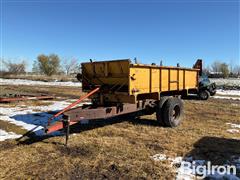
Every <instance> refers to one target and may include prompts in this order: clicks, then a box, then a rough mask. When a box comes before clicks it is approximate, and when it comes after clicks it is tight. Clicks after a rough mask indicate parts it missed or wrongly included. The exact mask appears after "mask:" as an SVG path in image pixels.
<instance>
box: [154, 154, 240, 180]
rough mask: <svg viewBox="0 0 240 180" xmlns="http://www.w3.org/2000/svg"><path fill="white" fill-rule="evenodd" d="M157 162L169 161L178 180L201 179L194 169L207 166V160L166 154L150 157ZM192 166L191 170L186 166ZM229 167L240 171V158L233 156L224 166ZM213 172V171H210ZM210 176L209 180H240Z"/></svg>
mask: <svg viewBox="0 0 240 180" xmlns="http://www.w3.org/2000/svg"><path fill="white" fill-rule="evenodd" d="M150 158H152V159H153V160H155V161H169V162H170V166H171V167H173V168H174V170H175V172H176V173H177V175H176V180H193V179H196V178H199V177H200V176H199V174H197V173H196V171H195V170H194V168H195V169H196V168H197V167H198V166H204V165H206V164H207V161H206V160H193V157H185V158H183V157H176V158H171V157H167V156H166V155H165V154H155V155H153V156H150ZM189 163H190V164H191V166H190V168H189V166H186V164H189ZM227 165H234V166H235V167H236V169H238V170H240V157H238V156H232V157H231V159H230V160H229V161H227V163H226V164H225V165H224V166H227ZM210 170H211V169H210ZM207 173H208V174H210V175H208V176H207V178H210V179H231V180H240V178H239V177H237V176H236V175H233V174H223V175H222V174H218V173H217V172H215V171H214V172H212V171H210V172H207Z"/></svg>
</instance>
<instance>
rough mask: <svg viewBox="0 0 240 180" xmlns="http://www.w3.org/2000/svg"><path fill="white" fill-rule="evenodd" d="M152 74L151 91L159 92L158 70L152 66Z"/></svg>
mask: <svg viewBox="0 0 240 180" xmlns="http://www.w3.org/2000/svg"><path fill="white" fill-rule="evenodd" d="M151 71H152V76H151V80H152V82H151V92H160V89H159V85H160V73H159V72H160V70H159V69H155V68H152V70H151Z"/></svg>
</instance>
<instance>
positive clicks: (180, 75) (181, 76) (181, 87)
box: [179, 70, 183, 89]
mask: <svg viewBox="0 0 240 180" xmlns="http://www.w3.org/2000/svg"><path fill="white" fill-rule="evenodd" d="M179 89H183V70H179Z"/></svg>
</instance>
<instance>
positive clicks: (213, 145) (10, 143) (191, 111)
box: [0, 86, 240, 179]
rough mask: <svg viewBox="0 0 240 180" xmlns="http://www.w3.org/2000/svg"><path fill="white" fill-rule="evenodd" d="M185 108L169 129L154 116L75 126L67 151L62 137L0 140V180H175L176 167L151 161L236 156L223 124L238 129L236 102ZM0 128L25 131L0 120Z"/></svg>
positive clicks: (236, 141) (239, 144)
mask: <svg viewBox="0 0 240 180" xmlns="http://www.w3.org/2000/svg"><path fill="white" fill-rule="evenodd" d="M3 90H4V91H9V90H12V91H15V92H16V91H21V92H32V93H34V92H38V93H39V92H41V93H43V92H45V93H49V94H55V95H56V96H61V97H62V99H68V98H76V97H79V95H81V91H80V90H79V89H78V88H74V87H68V88H64V87H61V88H59V87H36V86H35V87H34V86H32V87H30V86H21V87H17V86H16V87H14V86H11V87H10V86H4V87H3ZM26 103H32V104H31V106H34V105H35V104H34V103H36V102H26ZM43 103H44V102H43ZM22 104H24V102H21V105H22ZM28 105H30V104H28ZM38 105H39V104H37V105H36V106H38ZM1 106H2V107H3V106H4V108H8V106H9V107H10V106H19V104H18V103H15V104H4V105H1ZM184 108H185V116H184V121H183V122H182V124H181V125H180V126H179V127H177V128H173V129H171V128H163V127H159V126H158V125H157V124H156V121H155V114H153V115H150V116H143V117H141V118H140V119H137V120H134V119H132V118H130V117H122V118H118V119H111V120H101V121H100V120H99V121H94V122H89V123H88V124H77V125H74V126H73V127H72V128H71V135H70V140H69V144H68V146H67V147H66V146H64V142H65V139H64V136H54V137H31V138H24V139H21V140H20V141H16V140H5V141H1V142H0V179H77V178H78V179H83V178H87V179H116V178H117V179H129V178H131V179H174V178H175V177H176V171H175V168H174V167H172V166H171V165H170V163H169V162H168V161H154V160H153V159H152V158H151V156H153V155H155V154H159V153H161V154H166V155H167V156H169V157H173V158H174V157H177V156H181V157H189V156H191V157H193V158H194V159H203V160H208V161H211V162H212V163H213V164H218V165H221V164H224V163H226V162H227V161H228V160H229V159H231V157H232V156H238V157H239V156H240V133H239V132H230V131H229V129H232V127H231V124H227V123H233V124H240V101H233V100H226V99H209V100H208V101H199V100H184ZM0 127H1V128H0V129H3V130H6V131H12V132H15V133H17V134H24V133H25V132H26V131H25V130H23V129H22V128H21V127H19V126H16V125H13V124H10V123H8V122H6V121H1V119H0Z"/></svg>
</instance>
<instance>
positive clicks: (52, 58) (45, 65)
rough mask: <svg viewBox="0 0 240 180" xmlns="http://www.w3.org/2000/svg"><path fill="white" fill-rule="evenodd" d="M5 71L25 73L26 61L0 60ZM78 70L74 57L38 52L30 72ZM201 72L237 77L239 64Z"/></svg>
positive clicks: (215, 66)
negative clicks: (61, 56) (67, 57)
mask: <svg viewBox="0 0 240 180" xmlns="http://www.w3.org/2000/svg"><path fill="white" fill-rule="evenodd" d="M2 62H3V65H4V66H5V69H6V71H7V73H9V74H24V73H26V66H27V64H26V62H25V61H22V62H20V63H16V62H14V63H13V62H11V61H5V60H2ZM78 72H80V64H79V63H78V62H77V59H76V58H71V59H66V58H65V59H63V58H60V57H59V56H58V55H56V54H49V55H45V54H40V55H39V56H37V58H36V60H35V61H34V63H33V67H32V73H34V74H43V75H47V76H52V75H55V74H66V75H69V74H72V73H78ZM203 72H204V73H205V74H207V75H209V76H211V75H214V76H216V77H224V78H226V77H239V76H240V64H239V65H235V66H233V65H231V64H230V65H228V64H227V63H224V62H220V61H214V62H213V63H212V64H211V65H208V66H206V67H205V68H204V69H203Z"/></svg>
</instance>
